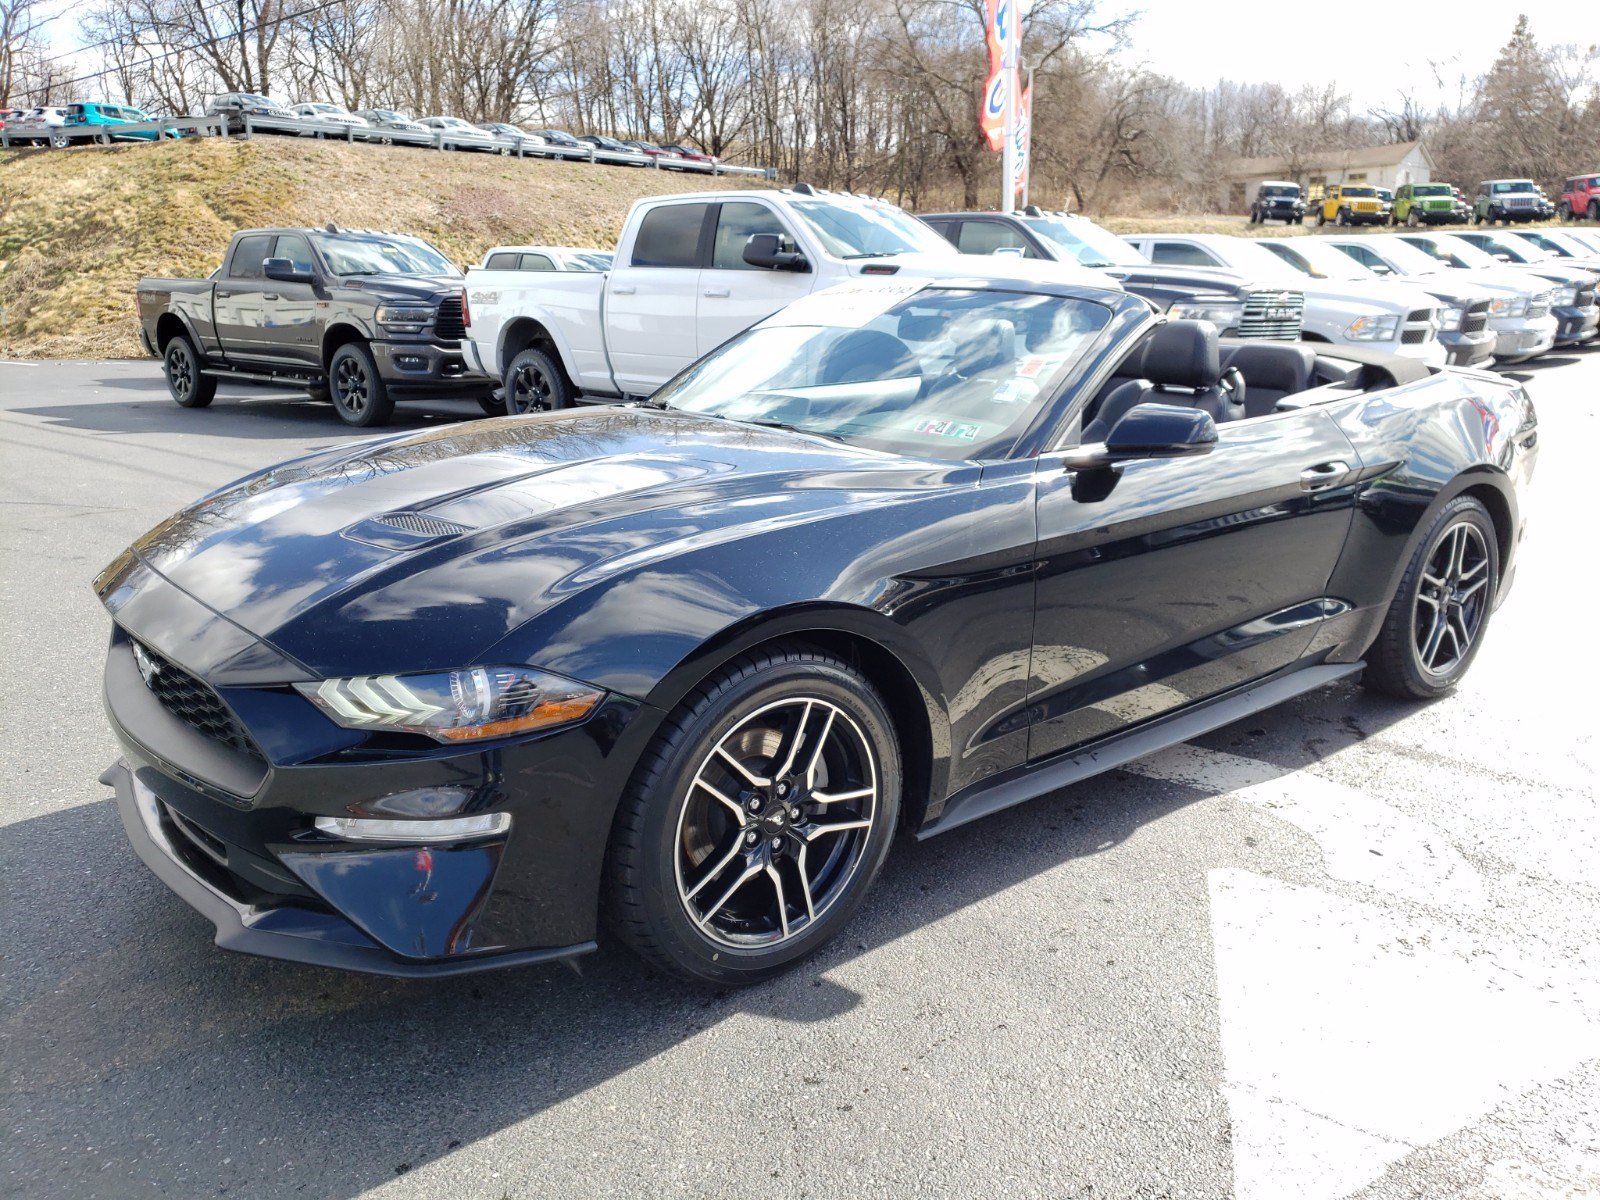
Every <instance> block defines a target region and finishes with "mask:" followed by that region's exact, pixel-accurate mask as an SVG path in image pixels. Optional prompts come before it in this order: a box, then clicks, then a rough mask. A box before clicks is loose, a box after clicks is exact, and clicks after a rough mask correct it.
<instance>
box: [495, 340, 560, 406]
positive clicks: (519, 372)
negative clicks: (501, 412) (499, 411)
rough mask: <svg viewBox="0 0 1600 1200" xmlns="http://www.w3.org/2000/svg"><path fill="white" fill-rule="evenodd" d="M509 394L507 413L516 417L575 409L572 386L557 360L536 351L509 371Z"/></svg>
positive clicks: (517, 360) (519, 358) (524, 354)
mask: <svg viewBox="0 0 1600 1200" xmlns="http://www.w3.org/2000/svg"><path fill="white" fill-rule="evenodd" d="M505 392H506V398H505V411H506V412H507V413H509V414H511V415H512V416H513V417H517V416H522V415H523V414H525V413H536V412H554V411H555V410H556V409H558V408H571V407H572V385H571V384H569V383H568V382H567V377H566V376H565V375H563V374H562V373H561V368H560V367H559V366H557V365H556V361H555V359H553V358H551V357H550V355H548V354H546V353H545V352H544V351H543V350H536V349H533V348H532V347H529V348H528V349H527V350H524V351H523V352H522V353H521V354H519V355H517V356H516V357H515V358H514V359H512V360H511V365H510V366H509V367H507V368H506V386H505Z"/></svg>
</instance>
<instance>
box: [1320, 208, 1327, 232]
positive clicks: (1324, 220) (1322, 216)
mask: <svg viewBox="0 0 1600 1200" xmlns="http://www.w3.org/2000/svg"><path fill="white" fill-rule="evenodd" d="M1327 223H1328V214H1327V213H1325V212H1323V211H1322V209H1320V208H1319V209H1317V228H1318V229H1321V228H1322V227H1323V226H1324V225H1326V224H1327Z"/></svg>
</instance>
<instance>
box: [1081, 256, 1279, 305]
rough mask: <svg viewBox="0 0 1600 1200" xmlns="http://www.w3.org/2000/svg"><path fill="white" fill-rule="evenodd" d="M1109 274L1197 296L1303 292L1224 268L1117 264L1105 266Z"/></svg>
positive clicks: (1132, 281)
mask: <svg viewBox="0 0 1600 1200" xmlns="http://www.w3.org/2000/svg"><path fill="white" fill-rule="evenodd" d="M1103 269H1104V271H1105V273H1106V274H1107V275H1110V276H1112V277H1113V278H1115V279H1120V280H1123V281H1124V282H1127V283H1165V284H1176V285H1178V286H1181V287H1184V288H1189V289H1192V290H1193V291H1194V292H1195V293H1196V295H1197V297H1198V296H1205V295H1219V296H1239V295H1240V294H1242V293H1244V292H1255V291H1268V292H1283V291H1300V290H1301V289H1300V288H1299V287H1298V286H1297V287H1292V288H1283V287H1278V286H1275V285H1273V284H1266V283H1255V282H1253V281H1251V280H1249V279H1247V278H1245V276H1243V275H1240V274H1239V273H1238V272H1236V271H1228V270H1224V269H1223V268H1221V267H1217V268H1212V267H1173V266H1167V265H1166V264H1161V265H1157V264H1155V263H1151V264H1150V265H1148V266H1144V265H1141V264H1129V265H1118V266H1110V267H1105V268H1103Z"/></svg>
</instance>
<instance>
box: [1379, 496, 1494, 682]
mask: <svg viewBox="0 0 1600 1200" xmlns="http://www.w3.org/2000/svg"><path fill="white" fill-rule="evenodd" d="M1499 580H1500V557H1499V545H1498V543H1497V542H1496V540H1495V530H1494V523H1493V521H1492V520H1491V519H1490V517H1489V513H1488V510H1486V509H1485V508H1484V506H1483V505H1482V503H1480V502H1479V501H1478V500H1476V499H1474V498H1473V497H1471V496H1458V497H1456V499H1454V500H1452V501H1451V502H1450V503H1449V504H1447V505H1445V507H1444V509H1443V510H1442V511H1441V512H1440V513H1439V515H1438V516H1437V517H1436V518H1435V519H1434V522H1433V525H1432V527H1431V528H1430V529H1429V531H1428V535H1427V537H1425V538H1424V539H1423V540H1422V542H1421V544H1420V545H1419V546H1418V547H1417V550H1416V553H1415V554H1413V555H1412V558H1411V562H1410V563H1409V565H1408V566H1407V567H1406V573H1405V575H1404V576H1403V577H1402V578H1401V581H1400V587H1399V590H1398V591H1397V592H1396V593H1395V597H1394V599H1393V601H1392V602H1391V603H1390V605H1389V612H1388V614H1387V615H1386V616H1385V618H1384V623H1383V628H1382V629H1381V631H1380V632H1379V634H1378V638H1377V640H1376V642H1374V644H1373V647H1372V651H1371V652H1370V654H1369V655H1368V665H1367V670H1366V674H1365V677H1364V679H1363V682H1364V683H1366V684H1367V686H1368V687H1371V688H1374V689H1375V690H1377V691H1381V692H1385V693H1387V694H1389V695H1392V696H1400V697H1403V698H1405V699H1413V700H1426V699H1430V698H1432V697H1434V696H1442V695H1444V694H1445V693H1447V692H1449V691H1450V690H1452V689H1453V688H1454V687H1455V686H1456V684H1457V683H1458V682H1460V680H1461V677H1462V676H1463V675H1465V674H1466V673H1467V669H1468V668H1469V667H1470V666H1471V665H1472V660H1473V659H1474V658H1475V657H1476V656H1477V653H1478V648H1479V647H1480V646H1481V645H1482V644H1483V635H1484V629H1485V627H1486V626H1487V625H1488V623H1489V617H1490V615H1491V614H1492V612H1493V611H1494V598H1495V593H1496V591H1497V589H1498V587H1499Z"/></svg>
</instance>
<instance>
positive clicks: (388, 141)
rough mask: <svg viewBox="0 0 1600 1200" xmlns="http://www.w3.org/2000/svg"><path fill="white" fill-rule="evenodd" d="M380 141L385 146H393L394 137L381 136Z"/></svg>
mask: <svg viewBox="0 0 1600 1200" xmlns="http://www.w3.org/2000/svg"><path fill="white" fill-rule="evenodd" d="M378 143H379V144H380V145H383V146H392V145H394V139H393V138H392V137H381V138H379V139H378Z"/></svg>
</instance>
